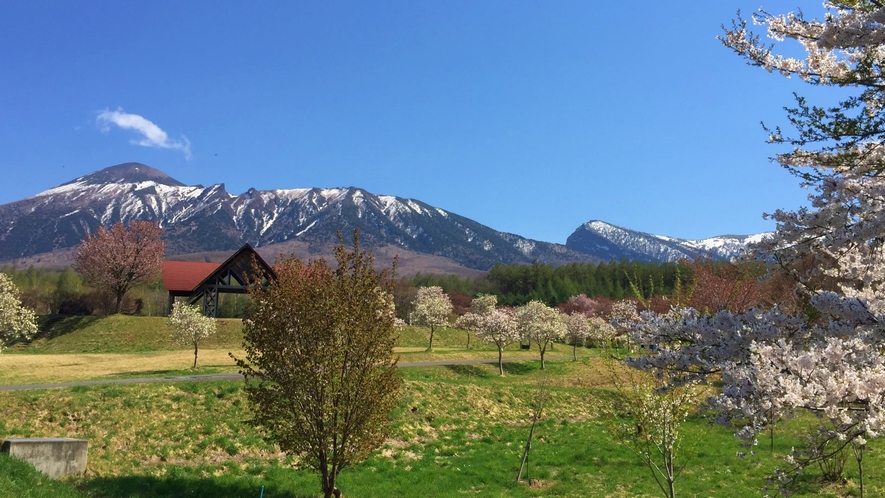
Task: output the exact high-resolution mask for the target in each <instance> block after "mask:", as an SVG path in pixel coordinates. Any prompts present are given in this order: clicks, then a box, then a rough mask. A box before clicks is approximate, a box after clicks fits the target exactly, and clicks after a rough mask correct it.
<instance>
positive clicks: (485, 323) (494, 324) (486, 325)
mask: <svg viewBox="0 0 885 498" xmlns="http://www.w3.org/2000/svg"><path fill="white" fill-rule="evenodd" d="M517 325H518V324H517V321H516V317H515V316H514V314H513V312H512V311H511V310H509V309H492V310H491V311H488V312H485V313H474V312H472V311H471V312H468V313H464V314H463V315H461V316H460V317H459V318H458V321H457V322H455V326H457V327H461V328H464V329H467V330H472V331H473V332H475V333H476V338H477V339H479V340H481V341H483V342H488V343H491V344H494V345H495V346H497V348H498V373H499V374H501V375H504V359H503V358H504V348H505V347H507V346H508V345H510V344H513V343H514V342H516V341H518V340H519V338H520V334H519V327H518V326H517Z"/></svg>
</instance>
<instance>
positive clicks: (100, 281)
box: [73, 221, 166, 313]
mask: <svg viewBox="0 0 885 498" xmlns="http://www.w3.org/2000/svg"><path fill="white" fill-rule="evenodd" d="M162 234H163V229H162V228H160V227H159V225H157V224H156V223H152V222H150V221H130V222H129V225H128V226H124V225H123V223H121V222H117V223H115V224H114V225H113V226H112V227H111V228H110V229H106V228H104V227H98V229H97V230H96V231H95V233H93V234H92V235H88V236H87V237H86V238H85V239H84V240H83V242H82V243H81V244H80V249H79V250H78V251H77V255H76V258H75V260H74V265H73V266H74V270H76V271H77V273H79V274H81V275H83V277H84V278H85V279H86V281H87V282H89V284H90V285H92V286H93V287H96V288H98V289H101V290H105V291H108V292H110V293H112V294H113V295H114V297H115V298H116V307H115V310H116V313H120V312H121V311H122V306H123V296H125V295H126V292H128V291H129V289H131V288H132V287H133V286H135V285H137V284H139V283H143V282H148V281H150V280H152V279H154V278H156V277H157V276H159V275H160V270H161V269H162V266H163V251H164V250H165V248H166V243H165V242H163V241H162V240H161V239H160V237H161V235H162Z"/></svg>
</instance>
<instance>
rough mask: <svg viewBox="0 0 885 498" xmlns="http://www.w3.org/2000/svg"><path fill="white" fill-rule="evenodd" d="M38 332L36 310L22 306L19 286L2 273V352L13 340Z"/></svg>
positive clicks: (0, 323) (0, 316)
mask: <svg viewBox="0 0 885 498" xmlns="http://www.w3.org/2000/svg"><path fill="white" fill-rule="evenodd" d="M35 332H37V320H36V316H35V315H34V311H33V310H30V309H28V308H25V307H24V306H22V302H21V299H20V298H19V291H18V288H17V287H16V286H15V284H14V283H12V279H11V278H10V277H9V275H7V274H5V273H0V352H2V351H3V347H4V346H5V345H6V344H7V343H9V342H12V341H15V340H19V339H25V340H27V339H30V338H31V337H32V336H33V335H34V333H35Z"/></svg>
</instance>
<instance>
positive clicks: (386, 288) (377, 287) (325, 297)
mask: <svg viewBox="0 0 885 498" xmlns="http://www.w3.org/2000/svg"><path fill="white" fill-rule="evenodd" d="M335 259H336V260H337V264H338V267H337V269H332V268H331V267H330V266H329V265H328V263H327V262H326V261H325V260H324V259H319V260H311V261H309V262H307V263H305V262H303V261H301V260H300V259H298V258H295V257H294V256H292V257H288V258H284V259H282V260H278V261H277V264H276V266H275V267H274V268H275V270H276V274H277V276H276V278H275V279H274V280H273V281H271V282H270V283H269V284H268V285H262V284H261V283H254V284H253V285H252V287H251V293H252V306H251V307H250V310H249V312H248V314H247V318H246V319H244V329H243V338H244V348H245V358H243V359H237V358H235V359H236V362H237V365H239V367H240V369H241V372H242V373H243V375H244V376H245V377H246V381H247V382H246V392H247V395H248V398H249V400H250V401H251V402H252V403H253V404H254V413H255V416H254V419H253V420H252V422H253V423H254V424H256V425H258V426H261V427H263V428H264V429H265V430H266V431H267V434H268V435H269V438H270V439H272V440H274V441H275V442H276V443H277V444H279V446H280V449H281V450H283V451H285V452H287V453H290V454H293V455H298V456H300V457H301V458H302V461H303V462H304V463H305V464H306V465H309V466H310V467H312V468H313V469H315V470H316V471H317V472H318V473H319V474H320V477H321V482H322V490H323V495H324V496H325V497H326V498H329V497H331V496H333V495H335V494H338V493H339V491H338V490H337V488H336V487H335V480H336V478H337V477H338V474H339V473H340V472H341V471H342V470H343V469H344V468H346V467H348V466H350V465H352V464H354V463H356V462H359V461H361V460H363V459H365V458H366V457H367V456H368V455H369V454H370V453H371V452H372V451H374V450H375V449H377V448H378V447H379V446H380V445H381V444H382V443H383V442H384V440H385V439H386V438H387V435H388V432H389V425H390V419H389V414H390V411H391V410H392V409H393V408H394V407H395V406H396V403H397V402H398V399H399V392H400V388H401V384H402V380H401V379H400V377H399V375H398V374H397V366H396V363H397V358H396V357H395V356H394V354H393V347H394V345H395V343H396V340H397V338H396V334H395V331H394V323H395V319H396V317H395V313H394V305H393V295H392V293H391V292H392V282H391V278H392V274H393V269H391V270H387V269H385V270H382V271H381V272H380V273H376V272H375V268H374V260H373V257H372V254H371V253H370V252H366V251H361V250H360V249H359V232H355V234H354V249H353V252H350V251H348V250H347V249H346V248H345V247H344V245H343V243H342V244H341V245H339V246H338V247H336V248H335ZM232 356H233V355H232Z"/></svg>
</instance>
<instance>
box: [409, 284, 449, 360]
mask: <svg viewBox="0 0 885 498" xmlns="http://www.w3.org/2000/svg"><path fill="white" fill-rule="evenodd" d="M451 314H452V301H451V300H450V299H449V296H448V295H446V293H444V292H443V290H442V287H436V286H433V287H419V288H418V295H417V296H416V297H415V301H414V303H413V305H412V313H411V314H410V315H409V320H410V322H411V324H412V325H418V326H419V327H430V345H429V346H428V347H427V350H428V351H432V350H433V334H434V332H435V331H436V328H437V327H442V326H443V325H447V324H448V323H449V315H451Z"/></svg>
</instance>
